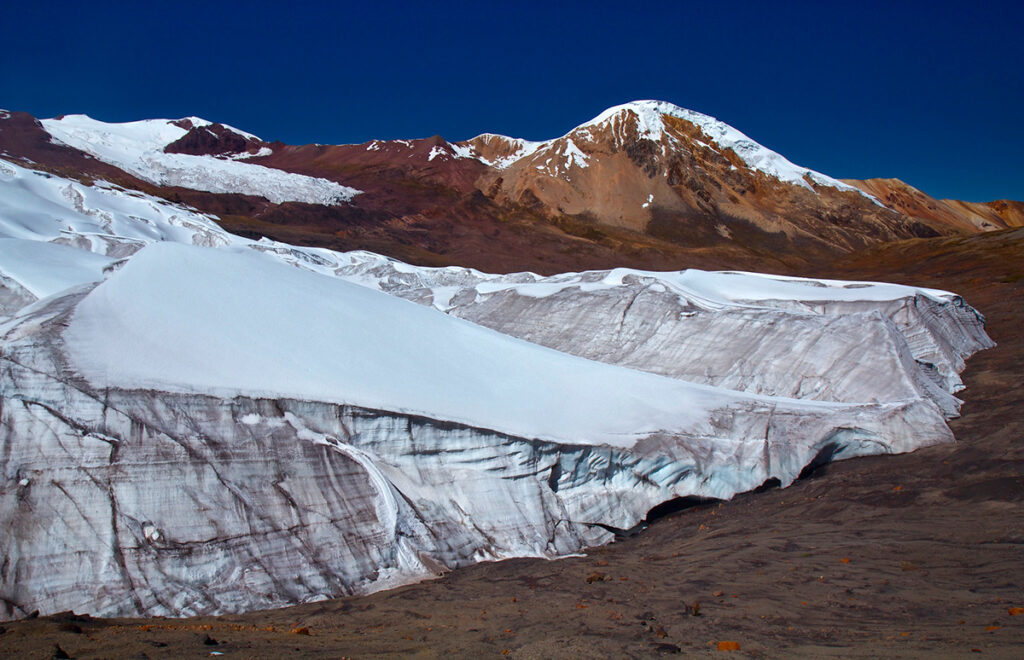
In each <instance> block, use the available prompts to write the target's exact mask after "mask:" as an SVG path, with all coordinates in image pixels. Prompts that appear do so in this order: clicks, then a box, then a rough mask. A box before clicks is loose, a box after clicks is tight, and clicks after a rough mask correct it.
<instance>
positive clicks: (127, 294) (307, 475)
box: [0, 160, 991, 618]
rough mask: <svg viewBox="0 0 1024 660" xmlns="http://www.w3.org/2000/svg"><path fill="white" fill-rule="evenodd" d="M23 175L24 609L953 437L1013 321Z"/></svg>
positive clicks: (448, 563)
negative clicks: (429, 254)
mask: <svg viewBox="0 0 1024 660" xmlns="http://www.w3.org/2000/svg"><path fill="white" fill-rule="evenodd" d="M0 191H2V194H0V525H2V526H3V527H4V529H6V530H9V533H7V534H5V535H4V536H3V537H2V538H0V555H2V557H0V563H2V565H3V566H4V570H3V571H2V572H0V602H2V603H3V605H2V606H0V607H2V608H3V609H0V617H3V618H12V617H18V616H23V615H24V614H26V613H28V612H31V611H33V610H37V609H38V610H40V611H41V612H43V613H52V612H56V611H60V610H67V609H74V610H76V611H79V612H90V613H92V614H101V615H157V614H160V615H176V616H181V615H187V614H198V613H215V612H238V611H243V610H248V609H256V608H263V607H273V606H278V605H285V604H290V603H297V602H305V601H310V600H316V599H322V598H325V597H332V596H338V595H344V594H351V593H361V592H366V591H372V590H376V589H381V588H386V587H389V586H394V585H397V584H401V583H405V582H409V581H413V580H417V579H421V578H424V577H429V576H431V575H434V574H436V573H438V572H439V571H443V570H445V569H448V568H454V567H457V566H462V565H465V564H468V563H471V562H474V561H480V560H487V559H498V558H503V557H513V556H538V557H557V556H563V555H566V554H570V553H573V552H577V551H579V550H580V549H582V548H584V547H586V546H589V545H594V544H598V543H602V542H606V541H607V540H609V539H610V537H611V535H610V534H609V532H607V531H606V530H605V528H604V527H602V525H607V526H610V527H614V528H622V529H628V528H630V527H632V526H634V525H635V524H636V523H637V522H638V521H641V520H643V518H644V517H645V515H646V513H647V511H648V510H649V509H650V508H652V507H653V506H655V505H657V504H659V503H661V502H664V501H666V500H669V499H671V498H673V497H681V496H690V495H695V496H701V497H710V498H728V497H731V496H732V495H734V494H736V493H738V492H743V491H747V490H750V489H752V488H755V487H757V486H759V485H760V484H762V483H763V482H765V481H766V480H768V479H771V478H775V479H778V480H779V481H780V482H781V483H782V484H783V485H786V484H788V483H790V482H792V480H793V479H795V478H796V477H797V475H798V474H799V473H800V471H801V470H802V469H803V468H804V467H805V466H806V465H808V464H809V463H812V462H814V461H816V460H820V459H822V458H832V459H834V458H844V457H848V456H855V455H861V454H871V453H890V452H904V451H911V450H913V449H915V448H917V447H921V446H925V445H928V444H933V443H937V442H948V441H950V440H952V435H951V433H950V431H949V429H948V428H947V426H946V425H945V417H948V416H952V415H954V414H956V410H957V406H958V401H957V400H956V399H955V398H954V397H953V393H954V392H955V391H956V390H957V389H958V388H959V387H961V384H960V381H959V377H958V374H959V372H960V371H961V370H962V369H963V367H964V359H965V358H966V357H967V356H969V355H970V354H971V353H973V352H974V351H976V350H979V349H981V348H984V347H986V346H990V345H991V341H990V340H989V339H988V337H987V336H986V335H985V333H984V330H983V324H982V319H981V317H980V315H978V314H977V312H975V311H974V310H973V309H971V308H970V307H969V306H967V305H966V303H964V301H963V300H962V299H961V298H959V297H958V296H956V295H954V294H951V293H948V292H942V291H934V290H928V289H919V288H914V287H904V286H898V285H887V284H867V283H855V282H829V281H819V280H799V279H795V278H779V277H769V276H759V275H755V274H743V273H704V272H701V271H683V272H679V273H650V272H643V271H631V270H625V269H616V270H612V271H594V272H587V273H567V274H563V275H558V276H554V277H540V276H538V275H534V274H532V273H516V274H511V275H488V274H484V273H480V272H477V271H473V270H470V269H463V268H444V269H428V268H418V267H414V266H410V265H408V264H403V263H401V262H397V261H394V260H391V259H388V258H385V257H381V256H379V255H374V254H370V253H364V252H355V253H335V252H331V251H329V250H323V249H312V248H302V247H296V246H290V245H285V244H281V243H275V242H272V241H266V240H261V241H250V240H247V239H244V238H240V237H237V236H233V235H231V234H228V233H226V232H224V231H223V230H222V229H220V228H219V227H218V226H217V225H216V223H215V222H214V221H213V220H212V219H211V218H210V217H208V216H204V215H201V214H198V213H196V212H195V211H193V210H191V209H187V208H184V207H181V206H177V205H174V204H169V203H167V202H165V201H163V200H157V199H155V198H153V197H150V196H148V195H144V194H142V193H138V192H135V191H126V190H122V189H119V188H117V187H115V186H111V185H110V184H106V183H103V182H99V183H98V184H97V185H95V186H86V185H83V184H80V183H78V182H72V181H68V180H66V179H62V178H60V177H57V176H53V175H48V174H42V173H37V172H33V171H31V170H26V169H25V168H22V167H20V166H18V165H15V164H13V163H9V162H6V161H3V160H0ZM354 284H358V285H360V286H355V285H354ZM398 298H406V299H408V300H400V299H398ZM410 301H412V302H410ZM413 302H415V303H419V305H416V304H412V303H413ZM430 307H433V308H434V309H430ZM442 312H444V313H442ZM458 317H461V318H458ZM467 321H472V323H470V322H467ZM482 326H487V327H482ZM488 328H490V329H488ZM495 330H497V332H495ZM516 338H518V339H516ZM523 339H525V340H529V342H532V343H528V342H526V341H522V340H523ZM553 349H554V350H553Z"/></svg>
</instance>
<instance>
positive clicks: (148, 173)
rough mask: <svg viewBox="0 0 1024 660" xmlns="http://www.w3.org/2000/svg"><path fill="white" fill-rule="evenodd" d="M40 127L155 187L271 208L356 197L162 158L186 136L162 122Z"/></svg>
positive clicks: (330, 186)
mask: <svg viewBox="0 0 1024 660" xmlns="http://www.w3.org/2000/svg"><path fill="white" fill-rule="evenodd" d="M187 119H188V120H189V121H191V122H192V123H193V125H196V124H197V122H202V123H200V124H198V125H200V126H204V125H210V122H208V121H206V120H204V119H200V118H198V117H187ZM41 123H42V125H43V128H44V129H45V130H46V132H47V133H49V134H50V135H51V137H52V138H53V139H54V140H56V141H57V142H59V143H62V144H65V145H67V146H69V147H72V148H75V149H78V150H79V151H83V152H85V153H87V154H89V155H91V156H93V157H94V158H97V159H99V160H101V161H103V162H105V163H109V164H111V165H114V166H115V167H118V168H120V169H122V170H124V171H126V172H128V173H130V174H133V175H135V176H137V177H139V178H140V179H143V180H145V181H149V182H150V183H154V184H157V185H167V186H181V187H183V188H190V189H192V190H203V191H206V192H212V193H241V194H243V195H254V196H257V197H264V198H266V199H267V200H269V201H271V202H273V203H275V204H281V203H283V202H307V203H310V204H323V205H336V204H341V203H345V202H349V201H351V200H352V198H353V197H354V196H355V195H358V194H359V193H360V192H361V191H359V190H356V189H354V188H350V187H348V186H343V185H340V184H337V183H335V182H333V181H328V180H327V179H321V178H316V177H310V176H305V175H303V174H292V173H290V172H285V171H283V170H277V169H273V168H269V167H264V166H262V165H256V164H252V163H245V162H240V161H238V160H225V159H219V158H212V157H209V156H194V155H191V154H169V153H165V152H164V148H165V147H166V146H167V145H169V144H171V143H172V142H174V141H176V140H178V139H180V138H181V137H182V136H184V135H185V134H186V133H187V132H188V131H187V130H185V129H184V128H181V127H180V126H175V125H174V124H173V122H172V121H171V120H167V119H147V120H143V121H136V122H127V123H121V124H108V123H105V122H101V121H97V120H95V119H92V118H90V117H88V116H86V115H67V116H65V117H63V118H61V119H43V120H42V121H41ZM231 130H235V129H231ZM238 132H239V134H241V135H249V134H247V133H242V132H241V131H238ZM252 137H255V136H252ZM256 139H258V138H256Z"/></svg>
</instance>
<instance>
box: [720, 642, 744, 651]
mask: <svg viewBox="0 0 1024 660" xmlns="http://www.w3.org/2000/svg"><path fill="white" fill-rule="evenodd" d="M718 650H719V651H739V650H740V643H739V642H719V643H718Z"/></svg>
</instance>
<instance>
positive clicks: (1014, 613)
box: [1007, 607, 1024, 616]
mask: <svg viewBox="0 0 1024 660" xmlns="http://www.w3.org/2000/svg"><path fill="white" fill-rule="evenodd" d="M1007 611H1008V612H1009V613H1010V616H1017V615H1018V614H1024V607H1011V608H1010V609H1009V610H1007Z"/></svg>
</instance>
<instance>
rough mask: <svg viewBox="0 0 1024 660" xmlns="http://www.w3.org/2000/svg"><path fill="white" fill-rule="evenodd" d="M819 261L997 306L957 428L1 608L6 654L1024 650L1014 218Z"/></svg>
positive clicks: (1023, 476) (1021, 256) (1023, 421)
mask: <svg viewBox="0 0 1024 660" xmlns="http://www.w3.org/2000/svg"><path fill="white" fill-rule="evenodd" d="M814 274H820V275H832V276H844V277H859V278H871V279H883V280H890V281H899V282H906V283H911V284H918V285H924V286H935V287H940V288H946V289H951V290H954V291H957V292H958V293H961V294H963V295H964V297H965V298H966V299H967V300H968V301H969V302H970V303H971V304H972V305H974V306H975V307H977V308H978V309H980V310H981V311H982V312H983V313H985V314H986V316H987V318H988V329H989V334H990V335H991V336H992V338H993V339H994V340H995V341H996V342H997V343H998V344H999V346H998V348H996V349H993V350H990V351H985V352H983V353H981V354H978V355H976V356H975V357H974V358H972V359H971V360H970V362H969V364H968V368H967V371H966V373H965V374H964V380H965V382H966V384H967V390H966V391H965V392H963V393H962V396H963V398H964V399H965V401H966V403H965V405H964V408H963V416H962V417H961V418H960V419H958V420H955V421H954V422H953V423H952V428H953V431H954V433H955V435H956V437H957V442H956V444H952V445H945V446H939V447H930V448H927V449H922V450H919V451H917V452H914V453H913V454H907V455H902V456H889V457H871V458H863V459H854V460H849V461H844V462H840V463H836V464H834V465H830V466H827V467H826V468H823V469H821V470H819V471H818V472H817V473H815V474H814V475H812V476H811V477H809V478H807V479H804V480H801V481H799V482H797V483H796V484H794V485H793V486H792V487H790V488H786V489H782V490H779V489H775V490H772V491H768V492H763V493H758V494H748V495H743V496H740V497H737V498H736V499H734V500H733V501H730V502H726V503H722V504H716V505H706V506H702V507H697V508H693V509H689V510H686V511H682V512H679V513H676V514H673V515H671V516H669V517H666V518H663V519H661V520H659V521H658V522H657V523H655V524H653V525H652V526H651V527H650V528H649V529H648V530H647V531H645V532H644V533H642V534H640V535H639V536H636V537H633V538H629V539H622V540H620V541H618V542H616V543H613V544H611V545H609V546H605V547H601V548H595V549H593V550H590V551H589V552H588V553H587V554H586V556H583V557H578V558H569V559H563V560H559V561H543V560H510V561H504V562H499V563H492V564H482V565H478V566H474V567H471V568H467V569H463V570H459V571H455V572H452V573H449V574H448V575H446V576H444V577H443V578H440V579H438V580H435V581H432V582H424V583H421V584H417V585H413V586H409V587H404V588H401V589H397V590H393V591H389V592H385V593H379V594H375V595H372V596H367V597H360V598H347V599H339V600H334V601H325V602H322V603H316V604H312V605H303V606H298V607H291V608H287V609H281V610H273V611H267V612H255V613H250V614H245V615H236V616H224V617H200V618H193V619H163V618H156V619H145V620H142V619H91V618H89V617H83V616H75V615H71V614H66V615H57V616H52V617H42V618H37V619H32V620H26V621H18V622H11V623H4V624H2V628H0V629H2V631H3V632H2V633H0V656H2V657H18V658H53V657H74V658H101V657H102V658H110V657H132V658H191V657H194V658H198V657H210V656H211V655H222V656H223V657H225V658H280V657H284V656H295V657H318V658H342V657H352V658H372V657H385V656H394V655H403V656H413V657H445V656H452V655H454V656H460V657H499V656H503V655H505V656H511V657H516V658H602V657H614V658H621V657H650V656H655V655H659V654H676V653H682V654H684V655H691V656H697V655H716V656H717V655H719V654H721V653H731V655H732V656H733V657H764V658H777V657H813V658H876V657H943V658H945V657H967V656H971V657H975V656H976V654H979V653H980V654H981V657H995V658H1021V657H1024V387H1022V385H1021V382H1020V381H1021V378H1022V377H1024V331H1022V329H1024V230H1009V231H1004V232H998V233H994V234H987V235H981V236H974V237H971V238H964V239H929V240H917V241H909V242H904V243H899V244H892V245H888V246H883V247H881V248H877V249H874V250H872V251H870V252H865V253H861V254H858V255H856V256H855V257H854V258H851V259H849V260H848V261H847V262H845V263H842V264H838V265H837V266H835V268H834V270H833V271H832V272H829V273H814ZM58 647H59V648H58Z"/></svg>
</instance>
